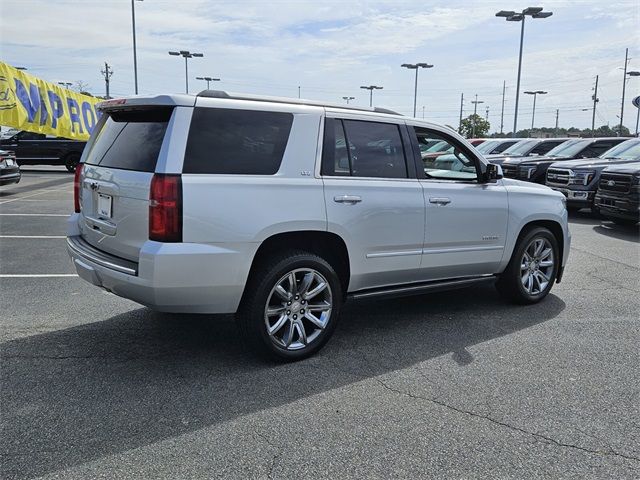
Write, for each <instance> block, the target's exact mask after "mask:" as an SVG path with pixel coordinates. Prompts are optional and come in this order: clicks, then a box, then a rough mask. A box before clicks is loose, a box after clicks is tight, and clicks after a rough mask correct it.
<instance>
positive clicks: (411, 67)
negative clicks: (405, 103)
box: [400, 63, 433, 117]
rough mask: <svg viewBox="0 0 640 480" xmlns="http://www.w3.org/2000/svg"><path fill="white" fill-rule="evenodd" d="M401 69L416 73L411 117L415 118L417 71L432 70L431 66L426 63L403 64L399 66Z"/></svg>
mask: <svg viewBox="0 0 640 480" xmlns="http://www.w3.org/2000/svg"><path fill="white" fill-rule="evenodd" d="M400 66H401V67H403V68H408V69H409V70H415V71H416V83H415V86H414V89H413V116H414V117H415V116H416V102H417V101H418V70H419V69H421V68H433V65H429V64H428V63H403V64H402V65H400Z"/></svg>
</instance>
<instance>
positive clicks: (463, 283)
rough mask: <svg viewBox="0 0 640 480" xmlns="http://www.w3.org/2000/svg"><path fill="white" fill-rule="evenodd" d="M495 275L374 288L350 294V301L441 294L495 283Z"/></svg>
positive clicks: (348, 297)
mask: <svg viewBox="0 0 640 480" xmlns="http://www.w3.org/2000/svg"><path fill="white" fill-rule="evenodd" d="M495 280H496V276H495V275H483V276H481V277H468V278H457V279H452V280H437V281H434V282H425V283H412V284H409V285H395V286H392V287H384V288H374V289H368V290H361V291H358V292H353V293H349V294H348V295H347V299H348V300H363V299H365V298H374V297H376V298H391V297H405V296H409V295H420V294H423V293H431V292H441V291H446V290H455V289H457V288H465V287H469V286H471V285H477V284H478V283H490V282H495Z"/></svg>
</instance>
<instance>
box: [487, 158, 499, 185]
mask: <svg viewBox="0 0 640 480" xmlns="http://www.w3.org/2000/svg"><path fill="white" fill-rule="evenodd" d="M502 177H503V175H502V167H501V166H500V165H496V164H494V163H489V164H487V169H486V170H485V172H484V178H485V183H494V182H496V181H498V180H500V179H501V178H502Z"/></svg>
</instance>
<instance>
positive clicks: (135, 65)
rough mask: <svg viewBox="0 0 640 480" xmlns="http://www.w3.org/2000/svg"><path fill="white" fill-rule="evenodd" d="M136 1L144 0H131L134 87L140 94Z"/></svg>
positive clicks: (136, 92)
mask: <svg viewBox="0 0 640 480" xmlns="http://www.w3.org/2000/svg"><path fill="white" fill-rule="evenodd" d="M135 2H142V0H131V29H132V31H133V87H134V92H135V94H136V95H137V94H138V57H137V54H136V7H135Z"/></svg>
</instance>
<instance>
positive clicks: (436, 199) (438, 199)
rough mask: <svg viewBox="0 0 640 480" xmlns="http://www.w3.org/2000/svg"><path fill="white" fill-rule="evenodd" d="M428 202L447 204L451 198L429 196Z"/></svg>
mask: <svg viewBox="0 0 640 480" xmlns="http://www.w3.org/2000/svg"><path fill="white" fill-rule="evenodd" d="M429 203H435V204H437V205H443V206H444V205H448V204H449V203H451V199H450V198H447V197H430V198H429Z"/></svg>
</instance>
